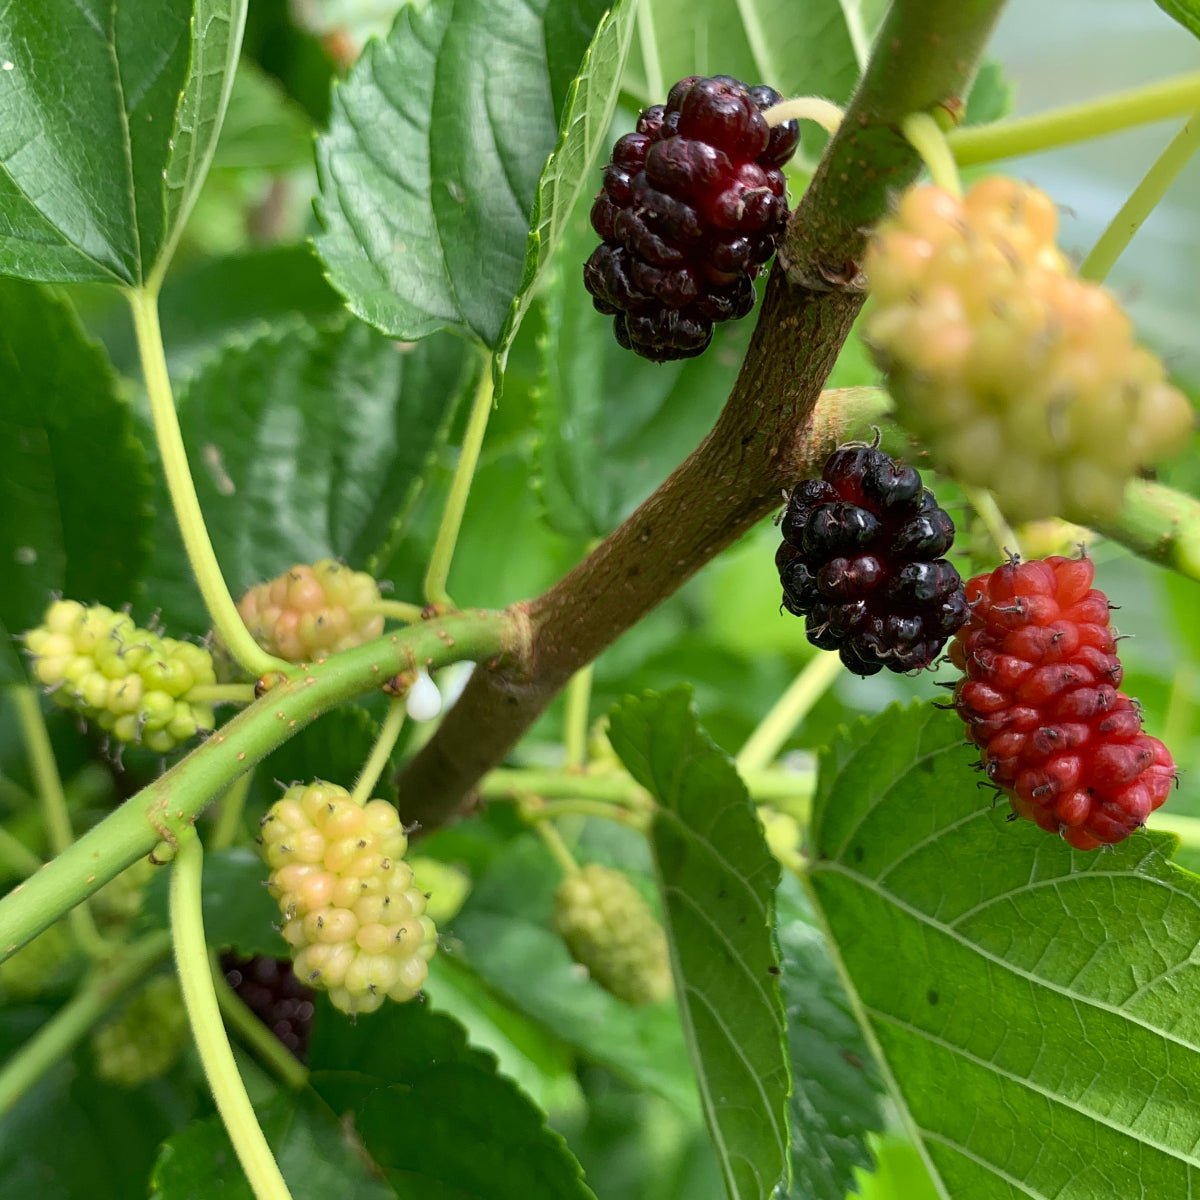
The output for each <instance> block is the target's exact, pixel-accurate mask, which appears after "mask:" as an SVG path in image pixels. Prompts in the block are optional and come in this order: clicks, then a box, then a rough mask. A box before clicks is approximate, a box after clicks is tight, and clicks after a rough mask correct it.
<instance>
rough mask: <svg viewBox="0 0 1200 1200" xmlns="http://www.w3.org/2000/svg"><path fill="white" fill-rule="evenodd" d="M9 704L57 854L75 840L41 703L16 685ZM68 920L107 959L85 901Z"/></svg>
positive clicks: (93, 952)
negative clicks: (11, 702)
mask: <svg viewBox="0 0 1200 1200" xmlns="http://www.w3.org/2000/svg"><path fill="white" fill-rule="evenodd" d="M12 697H13V704H14V705H15V706H16V710H17V721H18V723H19V724H20V727H21V736H22V738H23V739H24V742H25V751H26V753H27V755H28V756H29V770H30V773H31V774H32V775H33V782H34V787H35V788H36V789H37V793H38V796H39V797H40V798H41V802H42V819H43V821H44V822H45V824H46V834H47V836H48V838H49V841H50V850H51V852H52V853H53V854H55V855H58V854H61V853H62V852H63V851H64V850H66V849H67V848H68V847H69V846H70V845H71V843H72V842H73V841H74V840H75V834H74V832H73V831H72V829H71V815H70V813H69V812H68V811H67V797H66V793H65V792H64V791H63V785H62V779H61V778H60V777H59V774H58V764H57V763H56V762H55V761H54V747H53V746H52V745H51V744H50V734H49V732H48V731H47V729H46V722H45V720H44V719H43V717H42V704H41V701H40V699H39V698H38V694H37V693H36V692H35V691H34V690H33V688H31V687H29V686H27V685H25V684H20V685H18V686H16V687H14V688H13V689H12ZM68 920H69V921H70V923H71V933H72V935H73V936H74V938H75V941H76V942H77V943H78V945H79V948H80V949H81V950H82V951H83V952H84V953H85V954H87V955H89V956H90V957H92V958H107V957H108V956H109V955H110V954H111V953H112V951H113V946H112V945H111V943H109V942H108V940H107V939H106V938H105V937H104V935H103V934H102V933H101V932H100V930H99V929H97V928H96V922H95V919H94V918H93V917H92V910H91V909H90V908H89V907H88V906H87V905H86V904H80V905H78V906H77V907H75V908H72V909H71V912H70V915H69V917H68Z"/></svg>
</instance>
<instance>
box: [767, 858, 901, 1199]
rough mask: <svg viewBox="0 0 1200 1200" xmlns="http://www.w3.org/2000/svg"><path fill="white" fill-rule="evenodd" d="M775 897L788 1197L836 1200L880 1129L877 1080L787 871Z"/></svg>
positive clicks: (865, 1163) (807, 910) (849, 1184)
mask: <svg viewBox="0 0 1200 1200" xmlns="http://www.w3.org/2000/svg"><path fill="white" fill-rule="evenodd" d="M776 900H777V903H778V906H779V942H780V947H781V949H782V951H783V999H784V1005H785V1006H786V1009H787V1031H788V1051H789V1057H790V1060H791V1065H792V1094H791V1096H790V1097H789V1099H788V1120H789V1125H790V1127H791V1133H792V1136H791V1158H792V1190H791V1191H790V1192H789V1193H788V1195H790V1196H793V1197H795V1198H796V1200H843V1197H844V1196H845V1195H846V1193H847V1192H848V1191H850V1190H851V1187H852V1185H853V1183H854V1178H855V1169H856V1168H860V1167H866V1166H869V1165H870V1162H871V1153H870V1151H869V1150H868V1149H867V1135H868V1133H869V1132H871V1131H875V1130H879V1129H882V1127H883V1118H882V1115H881V1113H880V1111H879V1092H880V1090H881V1085H880V1082H879V1079H878V1077H877V1074H876V1071H875V1065H874V1062H873V1061H872V1058H871V1051H870V1049H869V1048H868V1047H867V1044H866V1041H865V1039H864V1037H863V1032H862V1029H861V1028H860V1027H859V1025H858V1022H857V1021H856V1020H855V1018H854V1017H853V1016H852V1015H851V1012H850V1005H849V1001H848V1000H847V998H846V992H845V989H844V988H843V987H842V983H841V980H840V979H839V978H838V974H837V969H836V967H835V966H834V964H833V960H832V959H831V958H830V955H829V948H828V946H827V945H826V942H825V937H824V935H823V934H822V933H821V931H820V930H819V929H818V928H817V927H816V925H815V924H814V923H813V919H812V911H811V909H810V907H809V903H808V900H807V898H806V897H805V895H804V893H803V891H802V890H801V888H800V886H799V884H798V883H797V882H796V880H795V879H794V878H793V877H792V876H790V875H789V876H787V877H785V878H784V880H783V882H782V883H781V884H780V886H779V891H778V893H777V894H776Z"/></svg>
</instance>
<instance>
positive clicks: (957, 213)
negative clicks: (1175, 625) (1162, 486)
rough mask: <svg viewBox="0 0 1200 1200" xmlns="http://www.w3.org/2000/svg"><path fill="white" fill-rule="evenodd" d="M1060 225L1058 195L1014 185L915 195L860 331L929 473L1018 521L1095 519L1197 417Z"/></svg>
mask: <svg viewBox="0 0 1200 1200" xmlns="http://www.w3.org/2000/svg"><path fill="white" fill-rule="evenodd" d="M1057 227H1058V213H1057V210H1056V208H1055V205H1054V202H1053V201H1052V200H1051V199H1050V197H1049V196H1047V195H1045V193H1043V192H1041V191H1039V190H1038V189H1037V188H1035V187H1031V186H1029V185H1026V184H1022V183H1019V182H1017V181H1016V180H1013V179H1007V178H1004V177H1001V176H991V177H989V178H987V179H983V180H980V181H979V182H978V183H976V184H975V185H974V186H973V187H972V188H971V189H970V190H969V191H968V192H967V194H966V196H964V197H962V198H959V197H956V196H953V195H951V194H950V193H949V192H947V191H945V190H943V189H942V188H938V187H934V186H932V185H919V186H915V187H912V188H910V189H909V190H908V191H907V192H906V193H905V194H904V195H903V196H902V197H901V198H900V201H899V204H898V206H897V208H896V211H895V213H894V214H892V215H890V216H888V217H886V218H885V219H884V220H883V221H881V222H880V223H879V227H878V229H877V230H876V233H875V235H874V237H873V239H872V241H871V244H870V246H869V248H868V252H867V255H866V259H865V263H864V269H865V272H866V275H867V278H868V280H869V283H870V291H871V297H872V306H871V307H870V308H869V310H868V313H867V317H866V321H865V327H864V332H865V337H866V340H867V342H868V344H869V345H870V346H871V347H872V349H873V350H874V353H875V357H876V360H877V361H878V363H879V365H880V366H881V367H882V368H883V370H884V371H885V372H886V374H887V383H888V390H889V392H890V393H891V396H892V398H893V400H894V402H895V405H896V417H897V419H898V421H899V422H900V423H901V424H902V425H904V426H905V427H906V428H907V429H908V430H909V431H910V432H912V433H913V434H914V435H915V436H916V437H917V439H918V440H919V441H920V443H921V445H922V447H923V448H924V449H925V450H927V451H928V452H929V454H930V457H931V459H932V461H933V465H934V466H935V467H937V468H938V469H939V470H942V471H945V472H946V473H948V474H950V475H952V476H953V477H954V478H955V479H957V480H959V481H960V482H962V483H966V484H972V485H975V486H978V487H985V488H989V489H991V490H992V491H993V493H994V494H995V497H996V500H997V502H998V503H999V505H1000V507H1001V508H1002V509H1003V510H1004V512H1005V513H1007V514H1008V516H1010V517H1011V518H1013V519H1014V520H1017V521H1025V520H1032V519H1036V518H1040V517H1051V516H1064V517H1067V518H1070V519H1077V520H1080V521H1082V522H1084V523H1085V524H1089V523H1094V522H1095V520H1096V519H1097V518H1102V517H1111V516H1112V515H1113V514H1115V513H1116V512H1117V511H1118V510H1119V509H1120V507H1121V504H1122V499H1123V496H1124V492H1125V485H1126V483H1127V482H1128V481H1129V480H1130V478H1132V477H1133V476H1134V475H1135V474H1136V473H1137V472H1138V471H1139V470H1141V469H1143V468H1145V467H1147V466H1149V465H1150V464H1152V463H1154V462H1156V461H1157V460H1158V459H1160V458H1163V457H1165V456H1166V455H1168V454H1170V453H1172V452H1173V451H1175V450H1176V449H1178V447H1179V446H1180V445H1181V444H1182V443H1183V442H1184V441H1185V440H1186V438H1187V435H1188V434H1189V432H1190V431H1191V429H1192V424H1193V414H1192V409H1191V405H1190V404H1189V403H1188V401H1187V399H1186V397H1185V396H1184V395H1183V393H1182V392H1180V391H1179V390H1178V389H1177V388H1175V387H1172V386H1171V384H1170V383H1169V382H1168V381H1167V378H1166V373H1165V371H1164V368H1163V364H1162V362H1161V361H1160V360H1159V358H1158V357H1157V356H1156V355H1154V354H1152V353H1151V352H1150V351H1149V350H1147V349H1145V348H1143V347H1141V346H1138V345H1137V343H1136V340H1135V337H1134V330H1133V326H1132V324H1131V322H1130V320H1129V317H1128V316H1127V315H1126V314H1125V312H1124V311H1123V310H1122V308H1121V306H1120V304H1119V303H1118V302H1117V300H1116V299H1115V298H1114V297H1113V296H1112V294H1111V293H1110V292H1108V291H1106V290H1105V289H1104V288H1103V287H1100V286H1099V285H1098V284H1095V283H1092V282H1089V281H1088V280H1085V279H1081V278H1079V276H1077V275H1076V274H1075V272H1074V271H1073V270H1072V269H1071V266H1070V264H1069V263H1068V261H1067V259H1066V258H1065V256H1064V255H1063V254H1062V252H1061V251H1060V250H1059V249H1058V247H1057V245H1056V244H1055V237H1056V233H1057Z"/></svg>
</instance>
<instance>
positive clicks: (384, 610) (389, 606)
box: [354, 600, 425, 625]
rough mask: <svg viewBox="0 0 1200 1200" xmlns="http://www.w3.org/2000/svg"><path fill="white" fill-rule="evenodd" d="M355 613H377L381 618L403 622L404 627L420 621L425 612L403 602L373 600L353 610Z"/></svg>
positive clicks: (418, 607)
mask: <svg viewBox="0 0 1200 1200" xmlns="http://www.w3.org/2000/svg"><path fill="white" fill-rule="evenodd" d="M354 611H355V612H356V613H360V612H367V613H378V614H379V615H380V616H381V617H390V618H391V619H392V620H393V621H403V622H404V624H405V625H412V624H415V623H416V622H417V621H420V620H421V619H422V618H423V617H424V615H425V610H424V609H423V608H422V607H421V606H420V605H419V604H408V603H406V602H405V601H403V600H375V601H373V602H372V603H370V604H363V605H361V606H360V607H358V608H356V609H355V610H354Z"/></svg>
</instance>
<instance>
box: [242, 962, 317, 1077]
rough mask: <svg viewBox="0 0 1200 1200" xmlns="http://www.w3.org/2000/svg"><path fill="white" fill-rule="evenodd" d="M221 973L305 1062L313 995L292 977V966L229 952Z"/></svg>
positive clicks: (243, 999) (253, 1009) (251, 1009)
mask: <svg viewBox="0 0 1200 1200" xmlns="http://www.w3.org/2000/svg"><path fill="white" fill-rule="evenodd" d="M221 969H222V970H223V971H224V972H225V982H226V983H228V984H229V986H230V987H231V988H233V990H234V991H235V992H237V994H238V996H240V997H241V999H242V1002H243V1003H244V1004H245V1005H246V1007H247V1008H249V1009H250V1011H251V1012H252V1013H254V1015H255V1016H256V1017H257V1018H258V1019H259V1020H260V1021H261V1022H262V1023H263V1024H264V1025H265V1026H266V1027H267V1028H268V1029H269V1030H270V1031H271V1032H272V1033H273V1034H274V1035H275V1036H276V1037H277V1038H278V1039H279V1040H280V1041H281V1042H282V1043H283V1045H284V1046H286V1047H287V1048H288V1049H289V1050H290V1051H291V1052H292V1053H293V1054H294V1055H295V1056H296V1057H297V1058H298V1059H299V1060H300V1061H301V1062H304V1061H305V1060H306V1058H307V1056H308V1041H309V1038H310V1037H311V1035H312V1021H313V991H312V989H311V988H308V987H305V986H304V984H302V983H301V982H300V981H299V980H298V979H297V978H296V976H295V975H294V974H293V973H292V964H291V963H290V962H289V961H288V960H287V959H277V958H267V957H265V956H263V955H258V956H255V957H253V958H243V957H242V956H241V955H238V954H234V953H233V952H232V951H229V952H227V953H225V954H222V955H221Z"/></svg>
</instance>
